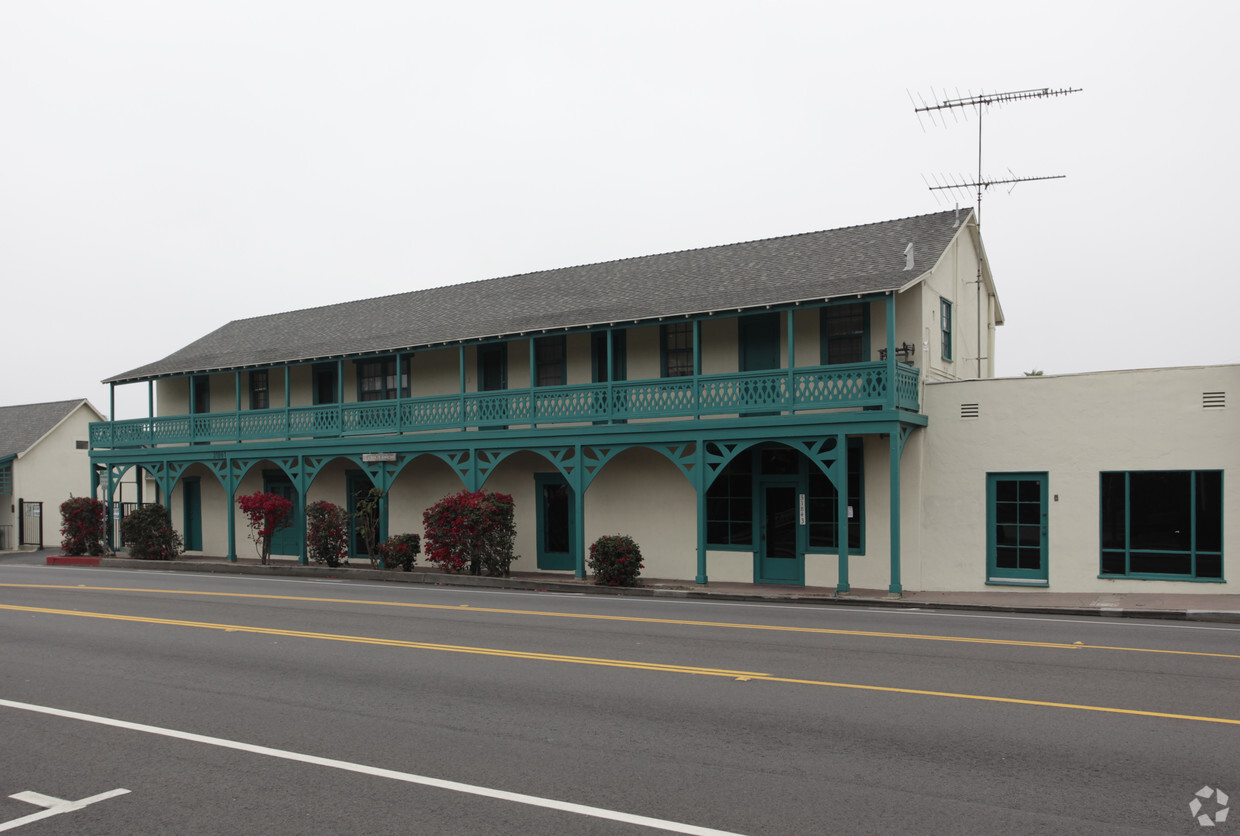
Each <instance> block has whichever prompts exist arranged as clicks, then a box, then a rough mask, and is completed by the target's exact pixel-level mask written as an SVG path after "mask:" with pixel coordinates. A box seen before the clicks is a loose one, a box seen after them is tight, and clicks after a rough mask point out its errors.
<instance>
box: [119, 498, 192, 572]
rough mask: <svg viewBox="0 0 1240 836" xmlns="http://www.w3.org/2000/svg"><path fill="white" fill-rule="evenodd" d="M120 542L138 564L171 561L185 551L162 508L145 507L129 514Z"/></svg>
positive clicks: (158, 506) (124, 523)
mask: <svg viewBox="0 0 1240 836" xmlns="http://www.w3.org/2000/svg"><path fill="white" fill-rule="evenodd" d="M121 538H122V539H123V540H124V541H125V548H126V549H128V550H129V556H130V557H134V558H137V559H138V560H172V559H173V558H175V557H176V556H177V555H178V554H180V553H181V552H182V551H183V550H184V549H183V544H182V541H181V535H180V534H178V533H177V532H176V530H175V529H173V527H172V520H171V519H170V518H169V516H168V509H167V508H165V507H164V506H162V505H143V506H142V507H141V508H138V509H137V510H136V511H132V512H130V513H129V515H128V516H126V517H125V519H123V520H121Z"/></svg>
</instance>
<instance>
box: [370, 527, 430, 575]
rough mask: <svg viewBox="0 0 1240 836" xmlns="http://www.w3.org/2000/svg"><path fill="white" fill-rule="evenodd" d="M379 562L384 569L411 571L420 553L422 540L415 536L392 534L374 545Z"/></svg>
mask: <svg viewBox="0 0 1240 836" xmlns="http://www.w3.org/2000/svg"><path fill="white" fill-rule="evenodd" d="M375 551H376V552H378V558H379V561H380V562H381V563H382V564H383V568H384V569H404V570H405V571H406V572H410V571H412V570H413V564H414V563H416V562H417V557H418V555H419V554H421V553H422V538H421V537H419V536H418V535H416V534H394V535H393V536H391V537H389V538H387V539H386V540H384V541H383V542H382V543H377V544H376V545H375Z"/></svg>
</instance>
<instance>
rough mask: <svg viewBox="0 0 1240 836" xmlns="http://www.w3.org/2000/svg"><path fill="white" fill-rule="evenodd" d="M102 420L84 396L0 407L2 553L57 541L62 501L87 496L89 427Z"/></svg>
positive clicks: (38, 546)
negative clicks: (70, 497) (5, 550)
mask: <svg viewBox="0 0 1240 836" xmlns="http://www.w3.org/2000/svg"><path fill="white" fill-rule="evenodd" d="M102 420H103V415H102V413H100V412H99V410H97V409H95V408H94V407H93V406H91V405H90V402H89V401H87V400H85V399H84V398H79V399H78V400H71V401H55V402H53V403H34V404H24V405H21V406H3V407H0V549H16V548H20V547H22V546H27V547H34V548H42V547H43V546H44V545H45V544H58V543H59V542H60V503H62V502H64V501H65V500H66V499H68V498H69V496H70V494H73V495H76V496H90V493H91V480H90V477H89V474H90V469H89V460H88V455H89V454H88V452H87V448H88V440H89V438H90V425H91V422H96V421H102Z"/></svg>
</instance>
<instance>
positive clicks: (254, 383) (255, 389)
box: [250, 369, 271, 409]
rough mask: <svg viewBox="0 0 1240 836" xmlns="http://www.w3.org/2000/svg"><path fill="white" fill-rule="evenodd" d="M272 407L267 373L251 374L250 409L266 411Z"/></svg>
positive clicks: (264, 371) (254, 372) (256, 372)
mask: <svg viewBox="0 0 1240 836" xmlns="http://www.w3.org/2000/svg"><path fill="white" fill-rule="evenodd" d="M269 406H271V398H270V397H269V392H268V388H267V371H266V370H265V369H264V370H263V371H253V372H250V409H266V408H267V407H269Z"/></svg>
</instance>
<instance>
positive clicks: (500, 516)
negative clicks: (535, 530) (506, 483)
mask: <svg viewBox="0 0 1240 836" xmlns="http://www.w3.org/2000/svg"><path fill="white" fill-rule="evenodd" d="M513 508H514V506H513V501H512V497H511V496H509V495H508V494H504V493H488V492H487V491H461V492H460V493H456V494H452V495H451V496H445V497H444V498H443V499H441V500H439V502H437V503H435V504H434V505H432V506H431V507H430V508H427V509H426V511H425V512H424V513H423V514H422V523H423V527H424V529H425V531H426V559H427V560H429V561H430V562H431V563H434V564H436V565H438V566H439V567H440V568H442V569H443V570H444V571H445V572H454V573H460V572H464V571H466V570H468V572H469V574H471V575H481V574H486V575H492V576H495V577H504V578H506V577H508V569H509V566H510V565H511V564H512V561H513V560H515V558H514V557H513V554H512V547H513V544H514V543H515V542H516V539H517V526H516V522H515V514H514V510H513Z"/></svg>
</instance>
